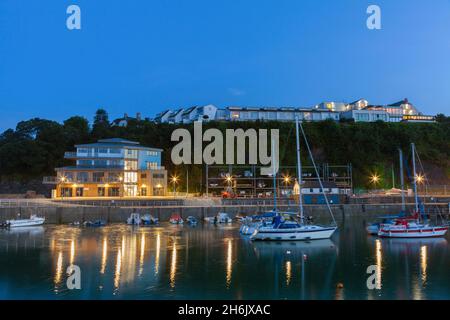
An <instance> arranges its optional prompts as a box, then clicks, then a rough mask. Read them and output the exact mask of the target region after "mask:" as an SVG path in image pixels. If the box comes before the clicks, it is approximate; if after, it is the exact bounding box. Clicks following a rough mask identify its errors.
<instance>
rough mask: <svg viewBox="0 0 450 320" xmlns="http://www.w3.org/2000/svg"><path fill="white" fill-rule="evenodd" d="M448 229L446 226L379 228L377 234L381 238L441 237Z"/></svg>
mask: <svg viewBox="0 0 450 320" xmlns="http://www.w3.org/2000/svg"><path fill="white" fill-rule="evenodd" d="M447 231H448V227H431V226H426V227H422V228H383V227H382V228H381V229H380V231H379V232H378V236H379V237H382V238H435V237H443V236H445V234H446V233H447Z"/></svg>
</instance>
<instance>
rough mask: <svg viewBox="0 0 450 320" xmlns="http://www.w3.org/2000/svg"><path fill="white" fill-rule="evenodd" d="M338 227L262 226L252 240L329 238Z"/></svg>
mask: <svg viewBox="0 0 450 320" xmlns="http://www.w3.org/2000/svg"><path fill="white" fill-rule="evenodd" d="M336 229H337V228H336V227H318V226H304V227H300V228H294V229H273V228H266V227H262V228H259V229H258V230H256V231H255V232H254V233H253V235H252V236H251V237H250V238H251V239H252V240H265V241H308V240H319V239H329V238H331V236H332V235H333V233H334V232H335V231H336Z"/></svg>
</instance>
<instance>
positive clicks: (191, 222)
mask: <svg viewBox="0 0 450 320" xmlns="http://www.w3.org/2000/svg"><path fill="white" fill-rule="evenodd" d="M186 222H187V223H188V224H189V225H191V226H196V225H197V224H198V221H197V218H195V217H193V216H189V217H187V218H186Z"/></svg>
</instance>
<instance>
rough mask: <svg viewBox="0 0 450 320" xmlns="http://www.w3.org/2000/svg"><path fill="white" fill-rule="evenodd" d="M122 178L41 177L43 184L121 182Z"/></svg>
mask: <svg viewBox="0 0 450 320" xmlns="http://www.w3.org/2000/svg"><path fill="white" fill-rule="evenodd" d="M122 181H123V179H121V177H103V178H90V177H88V178H86V179H79V178H68V177H54V176H52V177H44V178H43V179H42V183H43V184H59V183H67V184H82V183H99V184H105V183H122Z"/></svg>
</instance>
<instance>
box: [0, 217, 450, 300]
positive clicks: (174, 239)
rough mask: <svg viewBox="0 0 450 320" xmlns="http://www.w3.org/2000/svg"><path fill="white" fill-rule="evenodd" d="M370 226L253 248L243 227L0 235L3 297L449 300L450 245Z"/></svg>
mask: <svg viewBox="0 0 450 320" xmlns="http://www.w3.org/2000/svg"><path fill="white" fill-rule="evenodd" d="M365 222H366V221H365V219H364V218H357V217H355V218H352V219H351V220H350V219H348V220H346V221H345V222H341V224H340V228H339V231H338V232H337V233H336V234H335V235H334V236H333V238H332V239H331V240H320V241H312V242H309V243H308V242H292V243H277V242H251V241H250V240H249V239H248V237H245V236H241V235H240V234H239V224H238V223H234V224H232V225H227V226H214V225H203V224H199V225H198V226H196V227H190V226H173V225H168V224H164V223H163V224H161V225H160V226H158V227H141V228H136V227H131V226H127V225H124V224H111V225H108V226H106V227H103V228H78V227H71V226H64V225H46V226H44V227H35V228H29V229H17V230H0V299H450V249H449V239H448V237H447V238H441V239H421V240H420V239H419V240H418V239H377V238H376V237H372V236H368V235H367V234H366V232H365V230H364V225H365ZM71 264H74V265H77V266H79V267H80V270H81V289H80V290H77V289H74V290H69V289H68V288H67V285H66V280H67V274H66V270H67V267H68V266H69V265H71ZM371 265H373V266H374V267H373V268H374V269H373V270H374V271H373V272H372V273H371V274H376V280H375V285H376V287H378V289H377V288H375V289H369V288H368V286H367V279H368V277H369V276H370V275H371V274H368V273H367V268H368V267H369V266H371Z"/></svg>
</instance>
